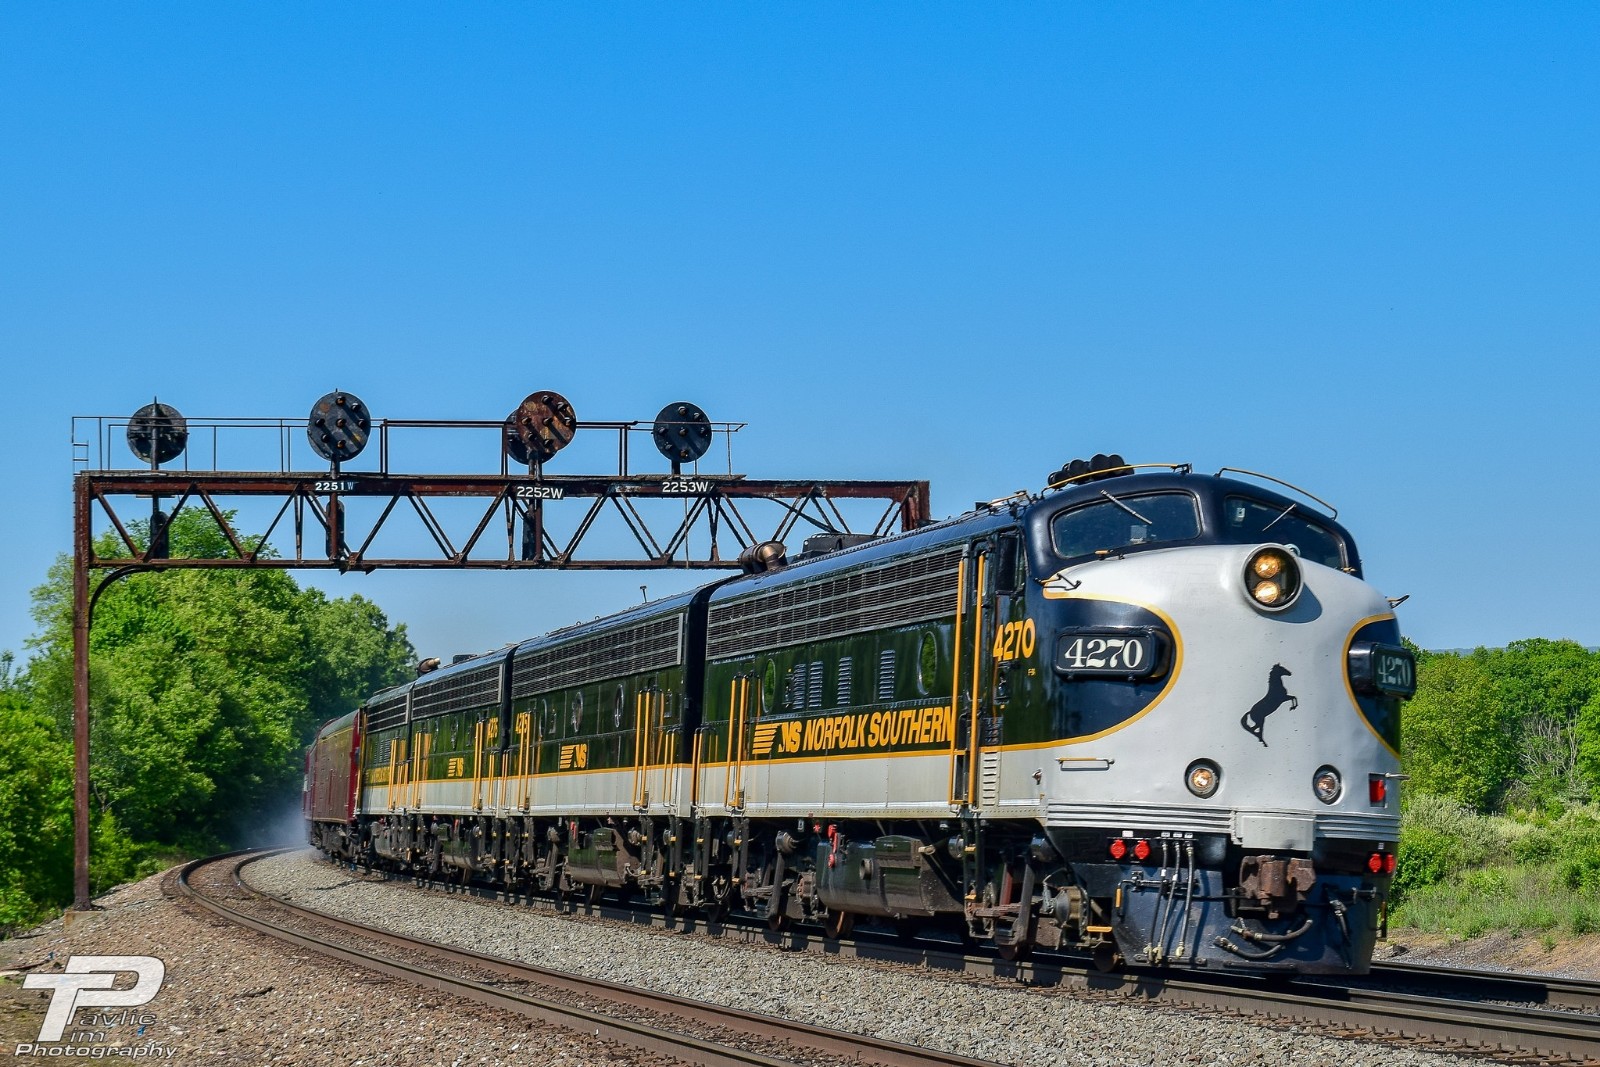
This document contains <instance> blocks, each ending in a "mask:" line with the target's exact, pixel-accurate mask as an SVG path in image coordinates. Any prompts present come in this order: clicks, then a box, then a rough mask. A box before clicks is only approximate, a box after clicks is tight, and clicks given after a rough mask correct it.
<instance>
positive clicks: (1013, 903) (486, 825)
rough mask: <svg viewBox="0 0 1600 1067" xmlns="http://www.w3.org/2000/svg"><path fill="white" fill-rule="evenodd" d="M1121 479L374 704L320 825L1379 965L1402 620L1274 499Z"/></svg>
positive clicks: (339, 836)
mask: <svg viewBox="0 0 1600 1067" xmlns="http://www.w3.org/2000/svg"><path fill="white" fill-rule="evenodd" d="M1097 458H1099V457H1097ZM1100 467H1101V468H1104V469H1093V468H1091V467H1089V466H1088V465H1084V464H1078V465H1075V467H1074V468H1073V469H1070V470H1069V469H1065V468H1064V469H1063V471H1062V472H1059V475H1058V477H1057V478H1056V479H1054V481H1055V483H1056V484H1054V485H1053V486H1052V488H1051V489H1049V490H1047V491H1046V492H1044V493H1042V494H1031V495H1029V494H1021V495H1018V496H1016V497H1014V498H1010V499H1007V500H1002V501H998V502H996V503H993V504H990V505H987V506H985V507H981V508H979V509H977V510H976V511H974V512H972V513H969V514H966V515H963V516H961V517H959V518H956V519H952V520H948V521H945V522H941V523H937V524H934V525H930V526H926V527H924V528H922V529H920V530H916V531H914V532H910V533H905V534H900V535H897V536H892V537H884V538H879V539H875V540H871V541H869V542H867V543H861V544H842V545H841V543H840V542H839V541H835V543H834V544H831V545H827V546H824V547H825V548H827V549H831V550H826V551H812V552H808V553H807V554H805V555H802V556H800V557H798V558H797V559H795V560H794V561H793V562H792V563H787V562H785V561H784V560H783V558H782V556H781V555H780V554H779V552H778V551H777V548H778V546H775V545H769V546H764V547H763V549H762V550H759V551H756V552H751V553H747V560H748V567H747V570H748V571H749V573H745V574H742V575H739V576H736V577H732V578H729V579H725V580H723V581H719V582H715V583H713V584H710V585H706V586H704V587H703V588H700V589H698V590H696V591H694V592H691V593H687V594H683V595H681V596H676V597H671V598H668V599H664V600H659V601H656V602H653V603H649V604H646V605H643V606H640V607H636V608H633V609H631V610H628V611H624V612H621V613H618V614H616V615H612V616H609V617H606V618H602V619H599V620H596V621H594V622H590V623H586V624H582V625H578V626H573V627H570V628H567V629H563V630H558V631H555V632H553V633H550V634H547V635H545V636H543V637H537V638H534V639H532V640H528V641H525V642H522V643H521V644H517V645H514V646H510V647H507V648H504V649H501V650H499V651H496V652H493V653H489V654H487V655H481V656H475V657H471V658H465V659H462V660H460V661H458V662H456V663H453V664H451V665H449V666H445V667H443V668H441V669H438V670H435V671H432V672H430V673H427V674H424V675H421V676H419V677H418V678H417V680H415V681H413V682H410V683H407V684H405V685H402V686H399V687H397V688H394V689H390V690H387V691H385V692H382V693H378V694H376V695H375V696H373V697H372V698H371V699H370V700H369V701H368V702H367V703H366V705H365V706H364V707H363V708H361V709H360V710H359V711H357V712H355V713H353V714H352V715H349V716H346V717H344V718H342V719H338V720H335V721H333V722H331V723H329V724H327V725H326V726H325V727H324V728H323V729H322V731H321V733H320V734H319V736H318V738H317V741H316V742H315V744H314V745H313V748H312V751H311V752H310V753H309V754H308V761H307V766H308V774H307V794H306V814H307V817H308V819H309V820H310V833H311V838H312V841H313V843H314V844H316V845H317V846H319V847H320V848H322V849H323V850H325V851H326V852H328V853H330V854H332V855H334V856H338V857H343V858H348V859H353V860H361V861H365V862H370V863H379V864H386V865H390V866H393V867H396V868H401V869H412V870H425V871H431V872H436V873H437V872H441V871H450V872H454V873H455V874H456V875H458V876H459V877H461V878H462V879H478V880H483V881H489V882H495V883H500V884H504V885H507V886H515V887H527V888H533V889H543V890H547V891H551V892H573V891H585V892H589V893H592V894H596V895H598V894H600V893H604V892H608V891H623V892H628V893H632V894H636V895H640V896H643V897H644V898H647V899H649V900H651V901H653V902H655V903H657V904H659V905H660V906H661V907H663V908H664V909H667V910H672V911H682V910H695V909H699V910H704V911H708V912H720V911H722V910H725V909H734V910H739V911H744V912H747V913H753V914H755V915H757V916H760V917H764V918H765V919H766V920H767V921H768V922H769V923H770V924H771V925H772V926H773V927H775V928H776V927H780V926H782V925H784V924H786V923H790V922H799V923H816V924H820V925H821V926H822V927H823V928H824V930H825V931H826V932H827V933H828V934H829V935H830V936H838V935H839V934H841V933H843V932H844V931H845V930H846V929H847V928H848V927H849V926H850V925H851V924H852V923H853V922H854V921H855V920H856V919H857V918H858V917H868V916H870V917H874V918H875V921H877V922H879V923H895V924H898V925H899V926H900V927H901V928H902V929H906V930H914V929H916V928H917V927H918V926H919V925H922V924H936V923H942V924H944V925H945V926H946V927H947V928H954V929H956V930H959V931H961V932H963V933H964V934H965V935H967V936H969V937H970V938H972V939H975V940H977V941H981V942H987V943H992V944H993V945H995V946H997V948H998V949H999V951H1000V952H1002V953H1003V954H1006V955H1012V954H1015V953H1018V952H1021V951H1024V950H1026V949H1028V948H1030V947H1033V946H1039V947H1044V948H1065V949H1074V950H1079V951H1084V952H1088V953H1092V954H1093V955H1094V956H1095V958H1096V959H1097V960H1098V961H1099V962H1100V963H1101V964H1102V965H1104V966H1115V965H1118V964H1119V963H1123V962H1126V963H1128V964H1132V965H1136V966H1147V967H1183V968H1209V969H1244V970H1254V971H1269V970H1283V971H1294V972H1300V973H1316V972H1361V971H1364V970H1366V968H1367V967H1368V964H1369V961H1370V959H1371V954H1372V949H1373V943H1374V940H1375V938H1376V936H1377V933H1378V931H1379V929H1380V926H1381V924H1382V921H1383V918H1382V914H1383V906H1384V901H1385V897H1386V894H1387V891H1388V887H1389V883H1390V880H1391V876H1392V875H1393V872H1394V863H1395V859H1394V856H1395V846H1396V842H1397V835H1398V832H1399V826H1398V824H1399V796H1398V787H1397V786H1398V780H1399V779H1400V777H1401V775H1400V774H1399V771H1400V766H1399V759H1398V754H1397V753H1398V748H1399V723H1400V715H1399V709H1400V702H1401V701H1402V700H1403V699H1405V698H1406V697H1408V696H1409V695H1410V694H1411V693H1412V691H1413V687H1414V678H1415V665H1414V661H1413V659H1412V657H1411V655H1410V653H1409V652H1408V651H1407V650H1406V649H1405V648H1404V647H1403V646H1402V644H1401V641H1400V633H1399V629H1398V626H1397V624H1396V621H1395V616H1394V612H1393V609H1392V606H1391V604H1390V603H1389V601H1388V600H1386V598H1385V597H1384V596H1383V595H1381V594H1380V593H1379V592H1378V590H1376V589H1374V588H1373V587H1372V586H1371V585H1369V584H1368V583H1367V582H1366V581H1365V580H1364V579H1363V576H1362V566H1361V559H1360V557H1359V556H1358V554H1357V551H1356V545H1355V542H1354V541H1353V540H1352V539H1351V537H1350V534H1349V533H1348V532H1347V531H1346V530H1345V529H1344V528H1343V527H1342V526H1341V525H1340V524H1339V523H1338V522H1336V521H1335V520H1334V519H1333V518H1332V517H1331V516H1330V515H1329V514H1328V513H1327V512H1326V511H1325V510H1324V509H1321V508H1317V507H1312V506H1310V505H1308V504H1307V503H1305V502H1304V501H1302V500H1300V499H1299V498H1298V497H1294V498H1291V497H1290V496H1287V495H1284V494H1282V493H1280V492H1277V491H1274V490H1272V489H1268V488H1265V487H1263V485H1261V484H1258V481H1263V479H1258V478H1252V477H1246V476H1244V472H1228V471H1224V472H1223V473H1222V474H1219V475H1215V476H1212V475H1204V474H1199V473H1195V472H1193V471H1191V470H1190V469H1189V468H1187V467H1181V466H1180V467H1161V468H1158V469H1155V470H1153V471H1152V470H1149V469H1144V468H1141V469H1140V470H1138V471H1135V470H1134V469H1133V468H1130V467H1126V466H1122V465H1120V460H1115V461H1114V462H1112V463H1111V464H1109V465H1107V464H1105V463H1101V464H1100ZM811 547H812V548H815V547H816V546H811Z"/></svg>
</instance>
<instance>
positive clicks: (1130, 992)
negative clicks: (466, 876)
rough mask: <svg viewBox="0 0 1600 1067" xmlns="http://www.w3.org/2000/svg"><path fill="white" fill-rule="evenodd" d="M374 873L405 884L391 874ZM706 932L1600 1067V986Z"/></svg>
mask: <svg viewBox="0 0 1600 1067" xmlns="http://www.w3.org/2000/svg"><path fill="white" fill-rule="evenodd" d="M373 873H376V874H380V875H383V876H384V877H395V876H393V875H388V874H386V873H385V872H382V871H374V872H373ZM402 877H403V876H402ZM412 881H413V882H415V884H417V885H419V886H422V887H424V888H428V889H432V890H438V891H444V892H449V893H455V894H468V895H474V896H481V897H484V898H486V899H490V900H495V901H498V902H503V903H522V902H529V903H538V904H542V905H544V906H546V907H550V906H552V905H551V902H550V901H549V900H548V899H546V898H544V897H538V896H529V895H525V894H518V893H507V892H504V891H500V890H493V889H487V888H483V887H478V886H461V885H459V884H455V883H443V882H433V881H430V880H427V879H423V878H413V879H412ZM562 910H567V911H575V912H578V913H584V914H592V915H598V916H602V917H606V918H611V919H615V920H618V921H622V922H628V923H633V924H651V925H655V926H662V927H668V928H673V929H683V928H684V920H682V919H678V920H667V919H663V918H662V917H661V916H659V915H656V914H654V913H653V912H649V911H645V910H641V909H629V908H626V907H622V906H619V905H611V904H594V903H589V904H577V905H570V904H569V905H567V906H565V907H564V908H563V909H562ZM694 922H695V921H694V920H691V923H694ZM699 925H702V926H703V924H699ZM705 929H707V930H708V932H711V933H715V934H720V935H722V936H734V937H740V938H743V939H744V940H747V941H765V942H768V943H772V944H779V945H781V946H782V947H784V948H787V949H805V950H810V951H818V952H826V953H828V954H831V955H843V956H853V957H855V958H858V959H862V960H867V961H874V962H879V963H889V964H904V965H910V966H916V967H921V968H926V969H929V970H933V971H944V972H960V973H965V974H973V975H987V976H993V977H997V978H1010V979H1015V980H1018V981H1022V982H1026V983H1028V984H1030V985H1035V986H1057V987H1060V988H1063V989H1066V990H1071V991H1074V992H1079V993H1088V994H1094V995H1100V996H1106V997H1120V998H1124V999H1138V1000H1145V1001H1149V1002H1153V1003H1161V1004H1167V1005H1183V1006H1185V1007H1190V1008H1196V1009H1200V1010H1207V1011H1216V1012H1222V1013H1226V1014H1230V1015H1238V1016H1248V1017H1252V1018H1255V1019H1259V1020H1261V1021H1264V1022H1269V1023H1293V1024H1300V1025H1309V1026H1314V1027H1317V1028H1318V1029H1319V1030H1321V1031H1322V1032H1324V1033H1332V1034H1338V1035H1341V1036H1348V1037H1351V1038H1358V1039H1371V1040H1375V1041H1388V1042H1395V1043H1403V1044H1407V1045H1413V1046H1420V1047H1426V1048H1431V1049H1437V1050H1441V1051H1451V1052H1468V1053H1473V1054H1479V1055H1484V1056H1487V1057H1489V1058H1493V1059H1498V1060H1501V1061H1504V1062H1512V1063H1519V1064H1563V1065H1565V1064H1583V1065H1588V1067H1600V983H1595V982H1580V981H1571V980H1563V979H1556V978H1545V977H1539V976H1533V975H1518V974H1510V973H1505V972H1487V971H1470V970H1454V969H1449V968H1439V967H1430V966H1424V965H1419V964H1396V963H1387V964H1376V965H1374V967H1373V974H1372V976H1370V977H1369V978H1367V979H1349V980H1344V979H1339V980H1334V979H1329V978H1317V979H1287V978H1281V977H1280V978H1274V979H1270V980H1264V979H1259V978H1249V977H1243V976H1239V975H1231V974H1212V975H1207V976H1204V977H1192V976H1189V975H1184V976H1160V975H1153V974H1149V973H1131V974H1102V973H1100V972H1098V971H1096V970H1095V969H1094V968H1093V967H1092V966H1090V965H1088V963H1087V962H1086V961H1083V960H1080V959H1076V958H1073V957H1064V956H1044V955H1041V956H1038V957H1035V958H1033V959H1027V960H1021V961H1014V962H1013V961H1006V960H1002V959H999V958H998V957H995V956H992V955H978V954H973V953H970V952H965V951H962V950H961V948H959V947H958V946H955V945H953V944H950V943H942V944H941V943H928V942H923V941H916V942H911V943H907V942H905V941H903V940H897V939H894V938H892V937H888V936H884V937H881V938H878V937H874V936H872V934H871V933H870V932H868V931H861V930H858V933H857V936H856V937H854V938H850V939H844V940H841V941H829V940H826V939H824V938H823V937H822V936H821V934H820V930H817V931H812V930H807V929H804V928H797V929H791V930H788V931H784V932H782V933H773V932H772V931H770V930H768V929H767V928H766V926H765V924H764V923H762V922H759V921H756V920H751V921H749V922H744V921H741V920H740V919H739V918H738V917H737V916H734V917H730V918H728V919H726V920H724V921H723V922H721V923H719V924H715V925H712V926H710V927H705ZM924 1062H927V1061H924Z"/></svg>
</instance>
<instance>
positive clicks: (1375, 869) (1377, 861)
mask: <svg viewBox="0 0 1600 1067" xmlns="http://www.w3.org/2000/svg"><path fill="white" fill-rule="evenodd" d="M1367 870H1369V871H1371V872H1372V873H1373V874H1378V873H1379V872H1381V871H1382V870H1383V857H1382V856H1381V855H1379V854H1378V853H1376V852H1374V853H1373V854H1372V855H1370V856H1368V857H1367Z"/></svg>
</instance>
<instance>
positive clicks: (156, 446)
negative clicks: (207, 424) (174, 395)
mask: <svg viewBox="0 0 1600 1067" xmlns="http://www.w3.org/2000/svg"><path fill="white" fill-rule="evenodd" d="M188 444H189V424H188V423H187V422H185V421H184V418H183V416H182V415H180V414H178V409H177V408H175V407H173V406H172V405H171V404H163V403H161V401H159V400H156V401H152V402H151V403H148V404H146V405H145V406H144V407H142V408H140V409H139V410H138V411H135V412H134V413H133V417H132V418H131V419H129V420H128V447H129V448H131V449H132V450H133V454H134V455H136V456H138V457H139V458H140V459H142V460H144V461H145V462H146V463H155V464H161V463H165V462H167V461H168V460H172V459H177V458H178V457H179V456H181V455H182V454H183V450H184V448H185V447H187V446H188Z"/></svg>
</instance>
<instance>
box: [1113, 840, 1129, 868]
mask: <svg viewBox="0 0 1600 1067" xmlns="http://www.w3.org/2000/svg"><path fill="white" fill-rule="evenodd" d="M1127 854H1128V843H1127V842H1126V841H1124V840H1123V839H1122V838H1120V837H1119V838H1117V839H1116V840H1115V841H1113V842H1111V858H1112V859H1114V860H1117V861H1118V862H1120V861H1121V860H1122V858H1123V857H1124V856H1126V855H1127Z"/></svg>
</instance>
